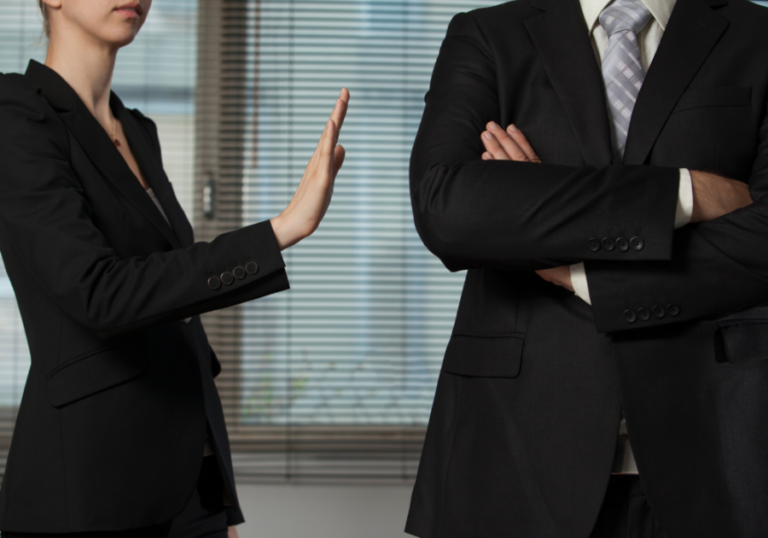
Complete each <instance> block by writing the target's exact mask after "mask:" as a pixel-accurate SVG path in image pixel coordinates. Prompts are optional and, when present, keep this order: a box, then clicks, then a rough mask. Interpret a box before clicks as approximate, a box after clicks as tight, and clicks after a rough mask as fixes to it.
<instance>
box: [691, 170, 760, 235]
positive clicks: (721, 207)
mask: <svg viewBox="0 0 768 538" xmlns="http://www.w3.org/2000/svg"><path fill="white" fill-rule="evenodd" d="M691 186H692V187H693V213H692V215H691V222H692V223H694V222H708V221H710V220H714V219H716V218H718V217H722V216H723V215H727V214H728V213H731V212H732V211H736V210H737V209H741V208H742V207H746V206H748V205H750V204H751V203H752V196H750V194H749V186H748V185H747V184H746V183H742V182H741V181H736V180H735V179H728V178H726V177H722V176H718V175H715V174H710V173H707V172H697V171H694V170H692V171H691Z"/></svg>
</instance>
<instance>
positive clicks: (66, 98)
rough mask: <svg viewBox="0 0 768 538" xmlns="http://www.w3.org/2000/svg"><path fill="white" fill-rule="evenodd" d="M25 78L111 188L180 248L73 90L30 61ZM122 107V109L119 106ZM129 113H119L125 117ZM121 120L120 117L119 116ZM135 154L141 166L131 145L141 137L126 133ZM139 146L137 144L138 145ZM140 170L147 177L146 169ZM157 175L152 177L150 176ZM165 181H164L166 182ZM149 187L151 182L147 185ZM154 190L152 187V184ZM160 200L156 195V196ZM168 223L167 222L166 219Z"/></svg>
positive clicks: (45, 68) (141, 150)
mask: <svg viewBox="0 0 768 538" xmlns="http://www.w3.org/2000/svg"><path fill="white" fill-rule="evenodd" d="M26 76H28V77H29V78H30V79H31V80H32V81H33V82H35V83H36V84H37V85H38V86H39V87H40V91H41V93H42V95H43V97H45V98H46V100H47V101H48V102H49V103H50V104H51V106H52V107H53V108H54V109H55V110H56V111H57V113H58V114H59V117H60V118H61V119H62V121H64V123H65V124H66V125H67V128H68V129H69V130H70V132H71V133H72V134H73V135H74V137H75V138H76V139H77V141H78V142H79V143H80V145H81V146H82V148H83V150H84V151H85V153H86V154H87V155H88V158H89V159H90V160H91V162H92V163H93V164H94V165H95V166H96V167H97V168H98V169H99V170H100V171H101V173H102V174H103V175H104V177H106V178H107V179H108V180H109V181H110V182H111V183H112V185H114V186H115V188H116V189H117V190H118V191H119V192H120V193H121V194H122V195H123V196H124V197H125V198H126V199H128V201H129V202H131V204H132V205H133V206H134V207H135V208H136V209H137V210H138V211H139V212H140V213H141V214H142V215H143V216H144V217H145V218H146V219H147V220H149V221H150V222H151V223H152V224H153V225H154V226H155V228H157V230H158V231H159V232H160V234H162V236H163V237H164V238H165V239H166V240H167V241H168V242H169V243H170V244H171V246H173V247H174V248H179V247H181V243H180V241H179V239H178V238H177V237H176V234H174V232H173V230H172V229H171V227H170V226H169V225H168V223H167V222H166V221H165V219H164V218H163V216H162V215H161V214H160V212H159V211H158V210H157V207H155V204H154V202H152V199H151V198H150V197H149V195H148V194H147V193H146V191H145V190H144V188H143V187H142V186H141V183H139V180H138V179H137V178H136V176H135V175H134V174H133V172H132V171H131V169H130V168H129V167H128V164H127V163H126V162H125V159H123V156H122V155H120V152H119V151H118V150H117V148H116V147H115V145H114V143H113V142H112V140H111V139H110V138H109V135H107V134H106V133H105V132H104V129H103V128H102V127H101V125H100V124H99V122H98V121H96V118H94V117H93V114H91V112H90V111H89V110H88V108H86V106H85V104H83V102H82V101H81V100H80V98H79V97H78V96H77V94H76V93H75V91H74V90H73V89H72V88H71V87H70V86H69V84H67V83H66V81H65V80H64V79H63V78H61V77H60V76H59V75H58V73H56V72H55V71H53V70H52V69H50V68H48V67H45V66H43V65H41V64H39V63H37V62H34V61H31V62H30V65H29V68H28V69H27V73H26ZM120 108H122V106H121V107H120ZM127 115H128V114H125V113H124V114H121V116H127ZM120 120H121V121H122V120H123V118H122V117H120ZM128 137H129V139H130V140H129V143H130V144H131V147H132V150H133V153H134V155H135V156H136V158H137V162H139V164H140V166H141V160H140V156H139V154H140V153H143V152H144V151H145V150H144V148H141V149H140V150H139V149H137V148H135V147H134V146H133V144H134V143H136V142H138V141H140V140H141V139H142V136H141V134H137V133H135V132H134V133H131V134H128ZM139 146H140V144H139ZM142 171H143V172H144V173H145V174H148V171H147V168H146V167H145V166H142ZM154 176H156V174H153V177H154ZM148 181H149V180H148ZM166 181H167V180H166ZM150 185H152V183H151V182H150ZM152 187H153V189H154V185H152ZM158 198H159V196H158ZM169 220H170V219H169Z"/></svg>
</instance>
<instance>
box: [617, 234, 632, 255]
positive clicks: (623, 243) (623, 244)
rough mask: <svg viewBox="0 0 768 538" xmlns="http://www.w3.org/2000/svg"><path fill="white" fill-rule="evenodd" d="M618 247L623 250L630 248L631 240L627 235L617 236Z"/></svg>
mask: <svg viewBox="0 0 768 538" xmlns="http://www.w3.org/2000/svg"><path fill="white" fill-rule="evenodd" d="M616 248H618V249H619V250H620V251H621V252H626V251H628V250H629V241H627V238H626V237H617V238H616Z"/></svg>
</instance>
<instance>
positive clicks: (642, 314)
mask: <svg viewBox="0 0 768 538" xmlns="http://www.w3.org/2000/svg"><path fill="white" fill-rule="evenodd" d="M637 317H638V318H640V320H641V321H648V320H649V319H651V311H650V310H648V309H647V308H643V307H641V308H638V309H637Z"/></svg>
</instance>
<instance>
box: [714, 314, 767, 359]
mask: <svg viewBox="0 0 768 538" xmlns="http://www.w3.org/2000/svg"><path fill="white" fill-rule="evenodd" d="M715 357H716V359H717V361H718V362H726V361H727V362H733V363H739V362H751V361H758V360H765V359H768V319H764V320H757V319H753V320H749V319H745V320H742V321H733V322H729V323H724V324H721V325H720V326H719V327H718V331H717V333H715Z"/></svg>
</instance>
